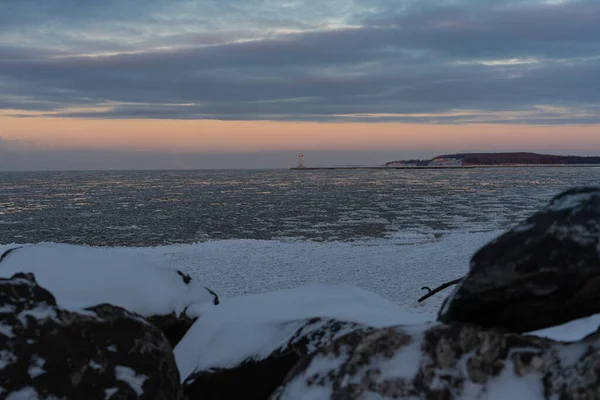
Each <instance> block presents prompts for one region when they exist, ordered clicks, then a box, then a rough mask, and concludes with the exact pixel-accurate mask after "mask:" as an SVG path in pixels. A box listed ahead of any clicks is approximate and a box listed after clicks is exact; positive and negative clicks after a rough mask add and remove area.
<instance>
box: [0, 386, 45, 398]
mask: <svg viewBox="0 0 600 400" xmlns="http://www.w3.org/2000/svg"><path fill="white" fill-rule="evenodd" d="M39 398H40V397H39V395H38V392H37V391H36V390H35V389H34V388H32V387H25V388H23V389H21V390H19V391H17V392H11V393H9V395H8V397H6V400H37V399H39Z"/></svg>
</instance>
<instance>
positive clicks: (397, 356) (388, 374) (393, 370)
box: [378, 335, 423, 380]
mask: <svg viewBox="0 0 600 400" xmlns="http://www.w3.org/2000/svg"><path fill="white" fill-rule="evenodd" d="M411 339H412V342H410V343H409V344H407V345H406V346H404V347H402V348H401V349H399V350H397V351H396V352H395V353H394V355H393V357H392V358H390V359H389V360H382V361H380V362H378V366H379V369H380V370H381V375H380V376H379V378H378V380H386V379H398V378H403V379H408V380H412V379H413V378H414V377H415V376H416V375H417V373H418V372H419V369H420V367H421V358H422V356H423V352H422V350H421V345H422V344H423V335H412V336H411Z"/></svg>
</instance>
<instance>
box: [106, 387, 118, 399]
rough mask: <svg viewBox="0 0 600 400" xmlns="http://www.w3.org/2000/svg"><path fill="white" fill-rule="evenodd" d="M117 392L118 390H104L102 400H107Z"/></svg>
mask: <svg viewBox="0 0 600 400" xmlns="http://www.w3.org/2000/svg"><path fill="white" fill-rule="evenodd" d="M118 391H119V388H108V389H105V390H104V399H105V400H109V399H110V398H111V397H112V396H113V395H114V394H115V393H117V392H118Z"/></svg>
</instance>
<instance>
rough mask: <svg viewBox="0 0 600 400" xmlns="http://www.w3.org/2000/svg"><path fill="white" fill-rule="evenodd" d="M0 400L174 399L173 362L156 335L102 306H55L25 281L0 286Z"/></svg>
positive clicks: (18, 278)
mask: <svg viewBox="0 0 600 400" xmlns="http://www.w3.org/2000/svg"><path fill="white" fill-rule="evenodd" d="M0 321H1V322H0V397H3V396H8V395H9V394H12V395H15V396H21V397H19V398H38V397H39V398H68V399H102V400H104V399H109V398H110V399H138V398H139V399H165V400H167V399H169V400H170V399H179V398H180V396H181V387H180V382H179V372H178V369H177V366H176V364H175V359H174V356H173V353H172V350H171V347H170V346H169V343H168V342H167V340H166V339H165V337H164V335H163V334H162V332H161V331H160V330H159V329H157V328H156V327H154V326H152V325H150V324H149V323H147V322H146V321H145V320H144V319H143V318H141V317H140V316H138V315H137V314H133V313H130V312H128V311H126V310H124V309H122V308H119V307H115V306H112V305H108V304H102V305H98V306H95V307H91V308H88V309H85V310H84V311H82V312H81V313H73V312H69V311H65V310H63V309H61V308H59V307H57V306H56V301H55V299H54V296H52V294H51V293H50V292H48V291H47V290H45V289H43V288H41V287H40V286H38V285H37V284H36V282H35V279H34V277H33V275H32V274H16V275H14V276H13V277H12V278H10V279H0Z"/></svg>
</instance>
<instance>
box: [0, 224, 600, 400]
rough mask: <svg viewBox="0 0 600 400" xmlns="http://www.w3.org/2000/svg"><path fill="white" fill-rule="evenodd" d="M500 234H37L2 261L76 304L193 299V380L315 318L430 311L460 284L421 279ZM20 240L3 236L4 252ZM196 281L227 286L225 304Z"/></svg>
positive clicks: (384, 320)
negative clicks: (115, 239)
mask: <svg viewBox="0 0 600 400" xmlns="http://www.w3.org/2000/svg"><path fill="white" fill-rule="evenodd" d="M501 233H502V232H500V231H488V232H456V233H451V234H448V235H445V236H442V237H440V238H435V237H429V236H427V237H421V236H419V237H418V239H419V240H416V239H415V238H414V237H412V236H411V238H412V239H411V240H412V241H408V242H407V241H406V240H405V239H406V238H405V237H404V236H403V237H402V238H401V239H398V240H394V239H382V240H373V241H364V242H352V243H350V242H322V243H318V242H306V241H277V240H270V241H261V240H224V241H213V242H205V243H198V244H188V245H174V246H161V247H152V248H93V247H83V246H71V245H63V244H40V245H33V246H25V247H24V248H23V249H20V250H16V251H14V252H11V253H10V254H9V255H8V256H7V257H5V259H4V260H2V262H0V277H10V276H12V275H13V274H14V273H16V272H33V273H34V274H35V275H36V279H37V280H38V282H39V283H40V285H42V286H43V287H46V288H47V289H48V290H49V291H51V292H52V293H53V294H54V295H55V297H56V299H57V302H58V303H59V305H61V306H63V307H65V308H67V309H71V310H80V309H81V308H82V307H88V306H92V305H96V304H99V303H104V302H108V303H112V304H117V305H121V306H123V307H124V308H127V309H130V310H132V311H136V312H138V313H140V314H142V315H152V314H167V313H170V312H172V311H176V312H181V311H183V310H184V309H185V308H186V307H188V310H187V312H188V314H189V315H196V316H197V315H200V316H201V318H200V319H199V320H198V321H197V322H196V323H195V324H194V326H193V327H192V329H191V330H190V331H189V332H188V334H187V335H186V336H185V337H184V339H183V340H182V341H181V342H180V344H179V345H178V346H177V348H176V349H175V355H176V359H177V362H178V365H179V368H180V372H181V377H182V379H185V378H186V377H187V376H188V374H189V373H191V372H192V371H194V370H195V369H197V368H201V369H205V368H210V367H218V366H221V367H227V366H232V365H235V364H237V363H239V362H240V361H242V360H244V359H245V358H247V357H262V356H266V355H268V354H269V353H270V352H271V351H273V350H275V349H276V348H278V347H279V346H281V345H283V344H285V343H287V341H288V340H289V339H290V336H291V335H292V334H293V333H295V332H296V330H297V329H298V328H299V327H301V326H302V325H303V324H304V323H305V319H306V318H309V317H317V316H322V317H332V318H337V319H341V320H350V321H355V322H359V323H363V324H365V325H369V326H390V325H395V324H403V325H405V324H423V323H427V322H428V321H433V320H434V319H435V317H436V314H437V311H438V310H439V308H440V306H441V303H442V301H443V299H444V298H445V297H446V296H448V295H449V294H450V293H451V291H452V289H448V290H446V291H443V292H441V293H439V294H437V295H435V296H433V297H432V298H430V299H428V300H426V301H425V302H424V303H417V302H416V299H418V298H419V297H420V296H421V295H422V294H423V292H422V291H421V289H420V288H421V286H431V287H434V286H437V285H438V284H441V283H443V282H445V281H449V280H451V279H455V278H458V277H461V276H463V275H464V274H465V273H466V272H467V270H468V266H469V260H470V258H471V256H472V255H473V254H474V253H475V251H477V250H478V249H479V248H480V247H481V246H482V245H484V244H485V243H487V242H488V241H490V240H491V239H493V238H495V237H497V236H498V235H499V234H501ZM404 234H406V232H405V233H404ZM405 236H406V235H405ZM416 236H418V235H416ZM416 236H415V237H416ZM421 239H422V240H421ZM15 246H17V245H0V253H1V252H3V251H5V250H6V249H7V248H10V247H15ZM174 269H179V270H181V271H183V272H185V273H188V274H190V275H191V276H192V278H193V280H192V282H193V283H192V284H191V285H185V284H184V283H183V280H182V278H181V277H180V276H179V275H177V274H176V273H175V272H174V271H173V270H174ZM199 282H202V285H206V286H207V287H210V288H211V289H213V290H214V291H215V292H217V293H218V294H219V295H220V300H221V303H220V304H219V305H218V306H216V307H215V306H214V305H213V297H212V295H210V293H208V292H207V291H206V290H205V289H204V287H202V285H201V284H200V283H199ZM457 288H458V286H455V288H454V290H457ZM375 293H377V294H375ZM380 296H382V297H380ZM386 299H388V300H386ZM40 311H41V310H37V311H35V310H34V311H32V312H33V314H32V315H34V316H36V315H37V316H40V315H42V313H40ZM599 325H600V315H596V316H592V317H588V318H582V319H580V320H577V321H572V322H570V323H567V324H564V325H561V326H556V327H552V328H547V329H543V330H539V331H535V332H531V333H530V334H534V335H538V336H543V337H549V338H552V339H555V340H563V341H574V340H579V339H581V338H583V337H585V336H586V335H588V334H589V333H591V332H593V331H595V330H596V329H597V328H598V326H599ZM108 349H109V350H112V351H117V349H116V347H115V346H110V347H109V348H108ZM412 350H414V349H412ZM407 351H408V350H407ZM401 354H402V353H401ZM399 356H401V355H399ZM576 356H577V354H575V353H573V354H571V353H569V354H565V355H564V357H565V359H573V358H575V357H576ZM1 361H2V357H0V362H1ZM4 361H5V362H6V361H8V360H7V359H6V358H5V359H4ZM404 372H406V373H409V372H411V371H408V370H407V371H404ZM507 379H512V378H510V377H508V378H507ZM522 389H523V390H525V388H522ZM315 390H316V391H318V390H320V389H315ZM315 395H316V393H315ZM309 397H310V396H309ZM316 397H319V396H316ZM316 397H315V398H316Z"/></svg>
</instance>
